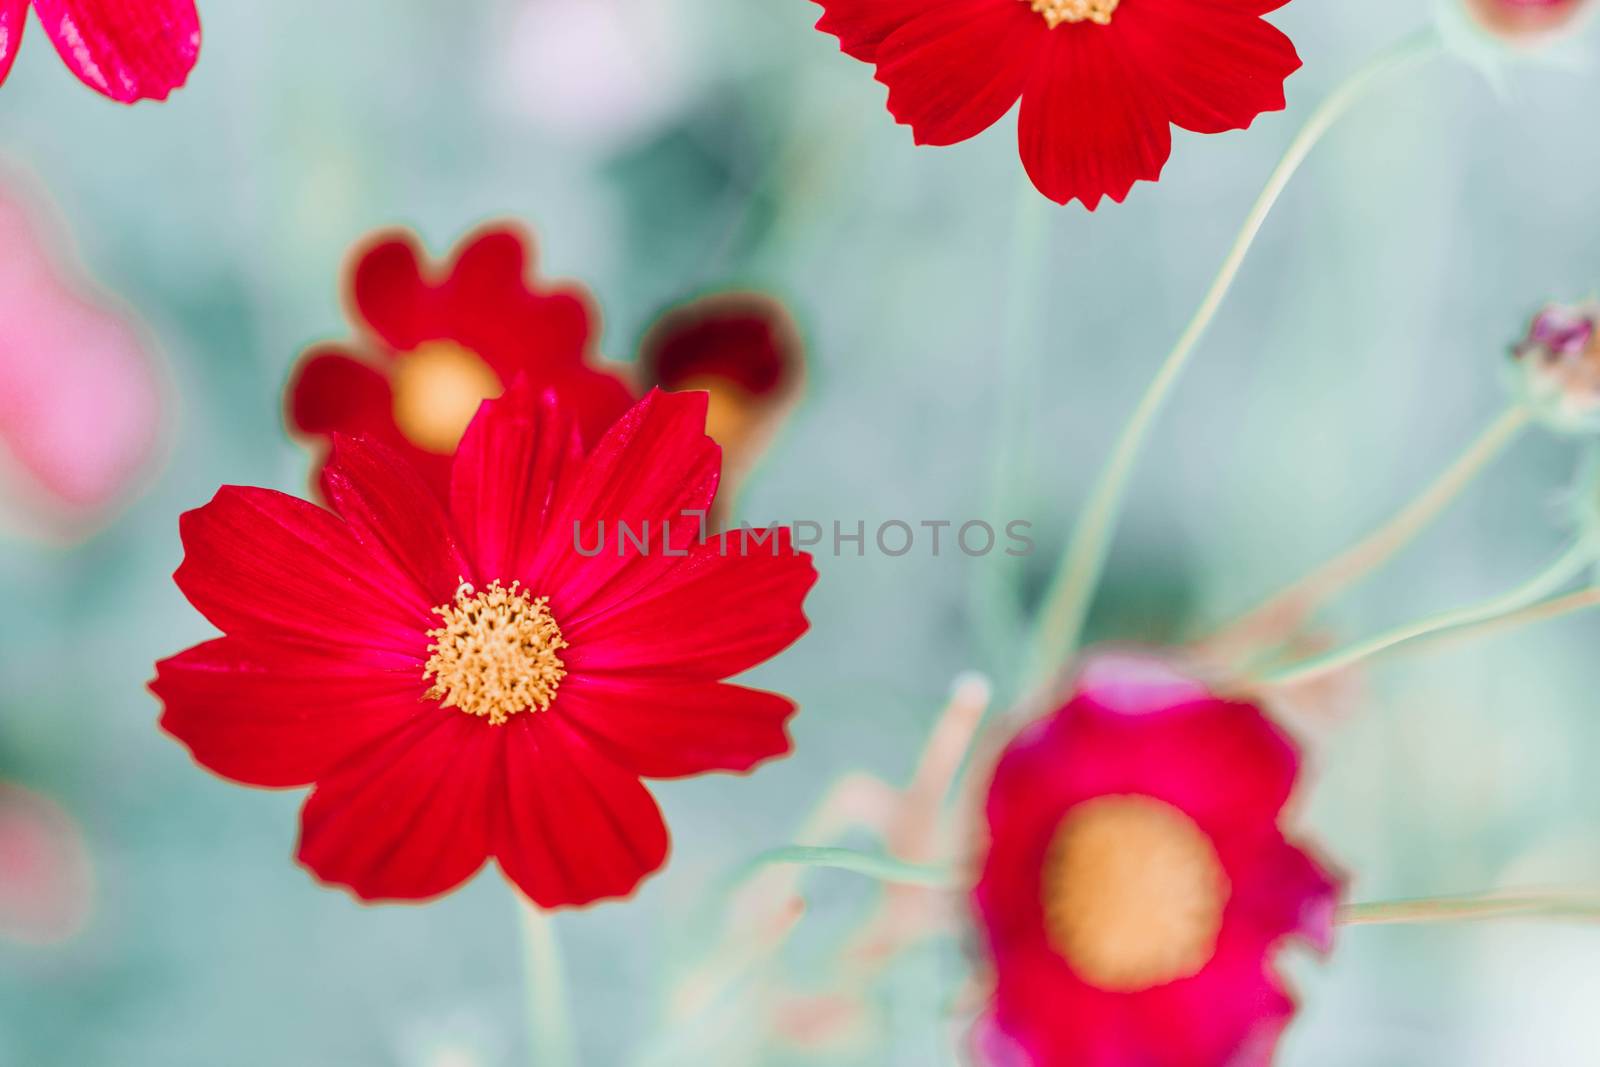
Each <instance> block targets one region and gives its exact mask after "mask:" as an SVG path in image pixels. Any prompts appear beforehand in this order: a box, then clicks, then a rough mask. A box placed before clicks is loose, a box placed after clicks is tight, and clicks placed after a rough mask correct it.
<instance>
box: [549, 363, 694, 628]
mask: <svg viewBox="0 0 1600 1067" xmlns="http://www.w3.org/2000/svg"><path fill="white" fill-rule="evenodd" d="M705 425H706V394H704V393H662V392H658V391H652V392H651V393H650V394H649V395H648V396H646V397H645V398H644V399H643V400H641V401H640V402H639V403H638V404H637V405H635V406H634V408H633V409H632V410H630V411H629V412H628V413H627V414H626V415H624V416H623V417H622V418H621V419H619V420H618V421H617V424H616V425H615V426H613V427H612V428H611V429H610V430H609V431H607V432H606V435H605V437H603V438H601V440H600V443H599V444H597V445H596V446H595V448H594V451H593V452H591V453H590V454H589V456H588V458H587V459H586V460H585V461H584V464H583V468H582V470H581V471H580V472H579V474H578V476H577V479H576V482H575V484H574V486H573V490H572V492H571V494H570V495H569V496H568V498H567V500H566V501H565V503H564V505H563V506H562V507H561V508H560V510H559V511H558V513H557V516H556V519H555V520H554V521H553V522H552V523H551V525H550V529H549V531H548V532H547V533H546V536H545V538H544V543H543V544H542V545H541V546H540V548H539V553H538V556H537V558H536V559H535V561H534V563H533V564H532V565H531V567H530V573H529V575H528V581H527V583H526V584H528V585H529V586H530V587H531V588H534V589H537V590H539V592H540V594H541V595H545V596H548V597H550V600H551V607H552V609H553V610H554V611H555V613H556V618H557V619H559V620H568V619H575V618H581V617H582V616H583V615H585V614H587V613H588V610H589V605H590V603H591V602H592V601H594V600H595V598H596V597H597V596H599V595H600V594H601V593H602V592H604V593H606V595H607V596H608V597H612V598H615V597H616V596H619V595H624V594H623V593H622V592H621V590H623V589H637V588H639V586H640V584H641V583H643V582H647V581H648V580H649V578H650V577H651V576H653V575H655V574H658V573H660V572H661V571H662V570H664V569H666V568H669V567H671V566H672V565H673V564H674V563H678V562H681V560H678V559H675V558H673V557H670V556H666V555H665V554H664V553H662V551H661V545H660V538H661V531H662V523H663V521H666V522H670V523H671V526H672V530H673V534H674V541H675V542H676V543H677V544H678V545H679V546H680V547H681V546H684V545H687V543H688V541H689V539H690V538H692V537H693V536H695V535H696V534H697V533H698V530H697V529H696V523H695V519H693V518H692V517H690V518H685V517H684V514H683V513H684V512H685V511H701V512H708V511H709V510H710V508H711V501H712V499H713V498H714V497H715V495H716V490H717V477H718V468H719V466H720V462H721V450H720V449H718V448H717V446H716V444H714V443H713V442H712V440H711V439H710V438H709V437H707V436H706V432H705ZM646 523H648V524H649V526H648V530H649V536H650V538H651V542H650V545H651V547H650V551H649V552H647V553H641V552H640V551H638V549H637V548H635V547H634V546H633V545H632V544H631V543H629V544H628V545H627V546H626V551H623V552H619V551H618V547H619V546H618V541H619V538H618V536H617V531H618V529H619V524H626V525H627V527H628V529H630V530H632V531H633V532H634V533H635V534H642V533H643V532H644V531H645V524H646ZM602 526H603V528H604V530H605V533H606V536H607V538H608V540H607V544H606V547H605V549H604V550H603V551H601V552H599V553H598V554H596V555H594V556H585V555H583V554H581V553H579V552H577V551H575V550H574V546H575V540H576V538H577V535H578V531H575V527H577V528H578V530H581V533H582V536H583V538H584V542H583V543H584V544H585V545H589V544H593V542H594V539H595V538H596V537H597V536H598V534H599V531H600V529H601V528H602ZM562 625H563V626H564V625H566V623H565V621H563V623H562Z"/></svg>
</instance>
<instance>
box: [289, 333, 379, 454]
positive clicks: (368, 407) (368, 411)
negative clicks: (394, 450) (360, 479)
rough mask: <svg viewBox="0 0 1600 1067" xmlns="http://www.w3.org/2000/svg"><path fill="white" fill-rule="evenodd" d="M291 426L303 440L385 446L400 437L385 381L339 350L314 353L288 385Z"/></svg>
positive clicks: (314, 351) (296, 369) (332, 349)
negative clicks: (331, 437)
mask: <svg viewBox="0 0 1600 1067" xmlns="http://www.w3.org/2000/svg"><path fill="white" fill-rule="evenodd" d="M289 424H290V425H291V426H293V427H294V428H295V429H296V430H298V431H300V432H301V433H307V434H325V433H335V432H338V433H348V434H361V433H365V434H372V435H373V436H375V437H380V438H381V439H383V440H389V439H391V438H392V437H393V435H394V434H396V433H398V431H397V430H396V429H395V425H394V397H393V395H392V394H391V392H390V390H389V379H388V378H387V377H385V376H384V375H382V374H380V373H379V372H378V371H376V370H374V369H373V368H372V367H370V366H368V365H367V364H366V363H363V362H361V361H360V360H357V359H354V358H352V357H351V356H349V355H347V354H345V353H344V352H343V351H342V350H340V349H338V348H331V347H330V348H319V349H314V350H313V351H311V352H309V353H307V354H306V357H305V359H303V360H302V361H301V362H300V364H299V365H298V366H297V367H296V368H295V370H294V374H293V377H291V378H290V380H289Z"/></svg>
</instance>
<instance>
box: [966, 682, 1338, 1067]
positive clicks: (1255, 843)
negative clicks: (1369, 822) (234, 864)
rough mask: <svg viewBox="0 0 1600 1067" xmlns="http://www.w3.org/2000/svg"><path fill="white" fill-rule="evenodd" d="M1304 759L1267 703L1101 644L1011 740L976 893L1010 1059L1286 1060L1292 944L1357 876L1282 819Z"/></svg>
mask: <svg viewBox="0 0 1600 1067" xmlns="http://www.w3.org/2000/svg"><path fill="white" fill-rule="evenodd" d="M1299 770H1300V759H1299V755H1298V753H1297V751H1296V749H1295V746H1294V745H1293V744H1292V743H1291V742H1290V741H1289V739H1288V738H1287V737H1286V736H1285V735H1284V734H1283V733H1282V732H1280V731H1279V730H1278V729H1277V728H1276V727H1275V726H1273V725H1272V723H1270V722H1269V721H1268V720H1267V718H1266V717H1265V716H1264V715H1263V714H1262V712H1261V711H1260V710H1259V709H1258V708H1256V707H1254V706H1252V705H1250V704H1245V703H1238V702H1233V701H1228V700H1224V699H1221V698H1219V697H1217V696H1215V695H1213V694H1212V693H1210V692H1209V691H1207V689H1206V688H1205V687H1204V686H1203V685H1201V684H1200V683H1198V682H1196V681H1194V680H1192V679H1191V678H1189V677H1187V676H1185V675H1183V674H1180V673H1178V672H1176V671H1175V670H1173V669H1172V668H1171V667H1169V666H1168V665H1167V664H1166V663H1164V662H1162V661H1161V660H1159V659H1156V658H1154V657H1152V656H1149V655H1146V654H1143V653H1135V652H1115V653H1101V654H1099V655H1096V656H1092V657H1091V658H1090V659H1089V660H1088V661H1087V662H1086V664H1085V666H1084V668H1083V670H1082V672H1081V674H1080V676H1079V677H1078V679H1077V683H1076V686H1075V689H1074V691H1073V693H1072V695H1071V697H1070V698H1069V699H1068V700H1067V702H1066V703H1065V705H1064V706H1062V707H1061V708H1060V709H1059V710H1057V711H1055V712H1054V713H1052V714H1050V715H1048V716H1046V717H1045V718H1043V719H1041V720H1039V721H1037V722H1035V723H1033V724H1031V725H1029V726H1028V727H1026V728H1024V729H1023V731H1022V732H1021V733H1020V734H1019V735H1018V736H1017V737H1016V738H1015V739H1014V740H1013V741H1012V742H1011V743H1010V745H1009V746H1008V747H1007V748H1006V750H1005V752H1004V753H1003V754H1002V756H1001V758H1000V760H999V763H998V764H997V766H996V769H995V772H994V776H993V779H992V782H991V785H990V787H989V793H988V799H987V806H986V817H987V825H988V833H989V844H988V852H987V855H986V856H985V857H984V860H983V865H982V873H981V876H980V878H979V881H978V885H977V888H976V890H975V892H974V900H975V904H976V907H977V912H978V916H979V919H980V921H981V924H982V927H983V933H984V935H985V941H986V943H987V948H988V951H989V955H990V959H991V963H992V967H993V971H994V995H993V1002H992V1004H991V1006H990V1009H989V1011H988V1013H987V1014H986V1016H985V1017H984V1019H983V1020H982V1022H981V1023H980V1025H979V1027H978V1029H977V1031H976V1032H975V1038H976V1044H977V1046H978V1049H979V1052H980V1055H981V1056H983V1057H984V1058H985V1060H986V1062H989V1063H992V1064H1004V1065H1007V1067H1010V1065H1032V1067H1062V1065H1070V1064H1086V1063H1096V1064H1099V1063H1106V1064H1111V1063H1116V1064H1123V1063H1128V1064H1131V1063H1138V1064H1142V1065H1146V1067H1231V1065H1237V1064H1242V1063H1250V1064H1265V1063H1267V1062H1268V1061H1269V1059H1270V1057H1271V1054H1272V1050H1273V1048H1274V1047H1275V1045H1276V1043H1277V1040H1278V1036H1279V1034H1280V1032H1281V1031H1282V1030H1283V1028H1284V1026H1285V1025H1286V1024H1287V1023H1288V1021H1289V1019H1290V1017H1291V1016H1292V1015H1293V1012H1294V1003H1293V1001H1292V1000H1291V999H1290V998H1289V995H1288V994H1287V992H1285V990H1284V988H1283V984H1282V982H1281V981H1280V979H1279V978H1278V977H1277V975H1276V974H1275V973H1274V968H1273V960H1274V957H1275V956H1276V954H1277V952H1278V950H1279V949H1280V948H1281V947H1282V945H1283V943H1284V941H1286V940H1287V939H1290V938H1298V939H1300V940H1303V941H1305V942H1307V943H1309V944H1311V945H1314V946H1316V947H1318V948H1321V949H1324V950H1326V949H1327V948H1328V947H1330V945H1331V940H1332V935H1333V919H1334V905H1335V902H1336V898H1337V895H1338V883H1337V882H1336V880H1335V879H1334V878H1333V877H1332V876H1330V875H1329V874H1328V873H1327V871H1325V870H1324V869H1323V867H1322V866H1321V865H1319V864H1318V863H1317V862H1316V861H1315V860H1314V859H1312V858H1311V856H1309V855H1308V854H1307V853H1306V852H1305V851H1304V850H1303V849H1302V848H1300V847H1298V846H1296V845H1295V844H1293V843H1291V842H1290V841H1288V840H1287V839H1286V838H1285V837H1284V835H1283V833H1282V831H1281V829H1280V828H1279V819H1280V815H1281V812H1282V810H1283V808H1284V805H1285V804H1286V802H1287V801H1288V800H1289V797H1290V793H1291V791H1292V790H1293V788H1294V786H1295V782H1296V778H1297V777H1298V774H1299Z"/></svg>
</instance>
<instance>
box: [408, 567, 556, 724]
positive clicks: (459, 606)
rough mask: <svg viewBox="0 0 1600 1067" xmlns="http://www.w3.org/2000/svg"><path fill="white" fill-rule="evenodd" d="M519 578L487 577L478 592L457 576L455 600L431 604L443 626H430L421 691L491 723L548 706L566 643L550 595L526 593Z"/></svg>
mask: <svg viewBox="0 0 1600 1067" xmlns="http://www.w3.org/2000/svg"><path fill="white" fill-rule="evenodd" d="M518 585H519V583H517V582H512V583H511V588H509V589H507V588H505V587H504V586H502V585H501V584H500V583H499V582H498V581H496V582H490V583H489V588H488V589H485V590H484V591H483V592H481V593H480V592H478V591H476V590H474V589H473V588H472V586H471V584H469V583H467V582H463V583H461V587H460V588H459V589H457V590H456V595H455V599H454V600H452V601H451V602H450V603H448V604H441V605H440V606H438V607H436V608H434V609H433V613H434V614H435V615H437V616H439V617H440V618H441V619H443V620H444V625H443V626H441V627H439V628H438V629H436V630H429V631H428V636H429V637H431V638H433V644H431V645H429V646H428V652H429V656H428V662H427V663H426V664H425V665H424V666H423V669H422V678H423V681H428V680H430V679H431V680H432V682H433V686H432V688H430V689H429V690H428V693H427V695H428V696H429V697H430V698H432V699H434V700H437V701H438V702H439V703H440V704H441V705H443V706H444V707H447V708H459V709H460V710H462V711H464V712H466V713H467V714H468V715H477V716H479V717H481V718H487V719H488V720H489V723H490V725H491V726H499V725H501V724H502V723H504V722H505V721H506V720H507V719H509V718H510V717H511V716H513V715H515V714H517V713H518V712H521V711H547V710H549V708H550V702H551V701H552V700H554V699H555V696H556V689H557V688H559V687H560V685H561V679H563V678H565V677H566V676H567V671H566V667H565V666H564V665H563V664H562V662H561V656H560V655H559V653H560V651H561V650H562V649H563V648H566V647H567V642H566V641H565V640H564V639H563V638H562V636H561V627H559V626H557V625H556V620H555V618H554V617H553V616H552V615H551V614H550V607H549V604H550V598H549V597H547V596H541V597H530V596H529V595H528V594H527V592H526V591H524V590H522V589H520V588H518Z"/></svg>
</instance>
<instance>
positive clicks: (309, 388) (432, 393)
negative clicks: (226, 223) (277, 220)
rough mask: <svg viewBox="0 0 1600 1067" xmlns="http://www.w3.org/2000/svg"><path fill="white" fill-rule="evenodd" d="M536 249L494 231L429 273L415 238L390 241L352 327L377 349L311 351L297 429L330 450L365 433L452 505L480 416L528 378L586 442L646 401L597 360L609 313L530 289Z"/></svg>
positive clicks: (578, 296)
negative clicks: (453, 477) (453, 485)
mask: <svg viewBox="0 0 1600 1067" xmlns="http://www.w3.org/2000/svg"><path fill="white" fill-rule="evenodd" d="M532 259H533V251H532V240H531V238H530V237H528V236H527V235H526V234H525V233H524V232H523V231H522V230H521V229H519V228H518V227H516V226H513V225H508V224H503V225H498V226H491V227H489V228H487V229H484V230H481V231H479V232H478V233H476V234H473V235H472V236H470V237H468V238H467V239H466V240H464V241H462V242H461V244H460V245H458V246H457V247H456V250H455V253H454V255H453V257H452V259H451V262H450V264H449V265H448V266H445V267H442V268H440V269H432V268H430V267H427V266H424V264H423V262H422V253H421V252H420V251H419V250H418V248H417V243H416V239H415V238H414V237H413V236H412V235H411V234H409V233H405V232H393V233H387V234H381V235H379V236H378V237H376V238H375V239H374V240H372V241H371V242H369V243H368V244H367V245H366V247H364V248H363V249H362V250H361V252H360V253H359V255H358V256H357V258H356V261H355V266H354V268H353V269H352V270H351V274H350V284H349V299H348V303H349V305H350V308H351V317H352V318H353V319H355V320H356V321H357V322H358V323H359V324H360V325H362V326H363V327H364V328H365V331H366V333H367V334H368V337H367V338H365V339H364V340H363V341H362V342H360V343H359V344H358V345H356V346H354V347H345V346H341V345H324V346H320V347H318V348H315V349H313V350H312V351H310V352H308V353H307V354H306V356H305V358H304V359H303V360H301V362H300V364H299V366H298V367H296V369H295V371H294V374H293V376H292V378H291V380H290V383H289V391H288V419H289V424H290V426H292V427H293V428H294V429H295V430H297V431H298V432H300V433H302V434H305V435H308V436H311V437H314V438H316V439H318V440H319V441H320V442H322V443H323V445H324V447H325V446H326V444H327V443H328V442H330V441H331V439H332V437H333V435H334V434H339V433H344V434H365V435H368V436H371V437H373V438H375V439H377V440H379V441H381V442H383V443H384V444H386V445H388V446H389V447H390V448H392V449H395V450H396V451H399V452H402V453H404V454H405V455H406V456H407V457H408V459H409V460H410V461H411V463H412V464H413V465H415V466H417V467H419V468H420V469H421V470H422V472H423V475H424V477H425V478H426V480H427V481H428V482H429V484H431V485H433V486H434V488H435V489H436V490H437V491H438V492H439V493H440V494H441V495H443V494H444V493H445V492H446V490H447V487H448V484H449V472H450V454H451V453H452V452H454V451H455V448H456V443H457V442H459V441H460V440H461V435H462V433H463V432H465V430H466V428H467V423H468V422H470V421H471V420H472V417H473V414H474V413H475V412H476V411H477V410H478V405H479V404H480V403H481V402H482V401H484V400H485V399H487V398H489V397H494V396H499V395H500V393H501V391H502V390H503V389H504V388H505V387H506V385H508V384H510V383H511V382H513V381H515V380H517V379H518V378H526V379H527V380H528V381H529V382H530V383H531V384H533V385H535V386H538V387H540V388H552V389H555V390H556V392H558V393H560V394H561V396H562V397H563V398H564V399H565V400H566V401H568V403H569V405H570V407H571V409H572V410H573V411H574V412H575V414H576V417H577V419H578V424H579V426H580V428H581V429H582V431H583V436H584V440H585V442H586V443H590V444H592V443H593V442H594V441H596V440H598V439H599V437H600V435H601V434H602V433H604V432H605V430H606V428H607V427H608V426H610V425H611V424H612V422H614V421H615V420H616V419H617V417H618V416H620V415H621V414H622V413H623V412H624V411H627V410H628V408H629V406H630V405H631V404H632V403H633V394H632V392H631V391H630V390H629V388H628V386H627V385H626V384H624V383H623V381H622V379H621V378H619V377H617V376H616V375H615V374H612V373H610V372H607V371H604V370H600V369H598V368H597V367H595V366H594V365H593V364H592V363H591V362H589V360H588V355H589V353H590V351H591V347H592V346H591V343H590V342H591V340H592V337H593V334H594V332H595V331H594V320H595V317H596V312H595V310H594V307H593V302H592V301H591V300H590V298H589V294H588V293H586V292H585V291H584V290H583V289H581V288H579V287H577V286H573V285H567V286H559V287H555V288H544V287H542V286H540V285H538V284H537V283H534V282H530V281H529V280H528V279H529V272H530V267H531V262H532Z"/></svg>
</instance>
